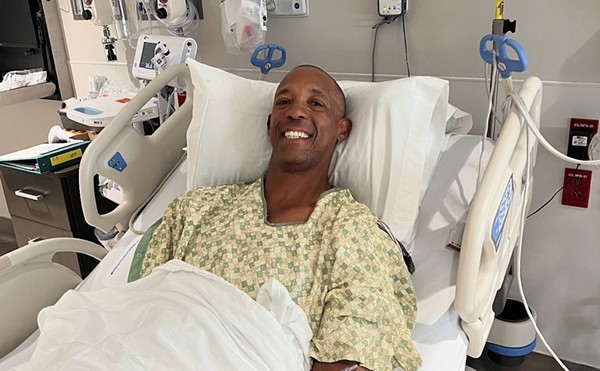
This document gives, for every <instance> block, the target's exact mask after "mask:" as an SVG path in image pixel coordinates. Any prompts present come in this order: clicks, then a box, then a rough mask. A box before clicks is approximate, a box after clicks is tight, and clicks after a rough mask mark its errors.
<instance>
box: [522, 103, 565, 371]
mask: <svg viewBox="0 0 600 371" xmlns="http://www.w3.org/2000/svg"><path fill="white" fill-rule="evenodd" d="M511 94H512V93H511ZM519 100H520V102H519V103H518V104H517V107H518V108H519V111H520V112H521V114H523V116H524V117H525V120H526V121H527V122H528V123H529V122H530V121H533V120H531V116H530V115H529V111H527V110H526V109H524V105H521V104H520V103H523V101H522V100H521V99H520V97H519ZM529 126H530V125H529ZM533 126H535V125H533ZM525 138H526V140H525V142H526V145H525V148H526V160H525V179H526V180H527V181H526V182H525V186H524V187H525V189H524V195H523V197H524V198H523V200H525V201H526V200H527V199H528V197H529V177H530V172H529V170H530V167H529V162H530V158H529V130H526V133H525ZM526 215H527V210H526V208H525V203H523V207H522V208H521V215H520V233H519V242H518V243H517V246H516V251H515V272H516V276H517V286H518V287H519V294H520V295H521V299H522V300H523V305H524V306H525V311H526V312H527V316H529V319H531V323H532V324H533V328H534V329H535V332H536V334H537V336H538V337H539V339H540V340H541V341H542V343H543V344H544V346H545V347H546V349H548V352H550V354H551V355H552V357H553V358H554V360H555V361H556V362H557V363H558V364H559V365H560V367H562V369H563V370H565V371H569V369H568V368H567V366H565V364H564V363H563V362H562V361H561V360H560V358H559V357H558V355H556V353H555V352H554V350H553V349H552V348H551V347H550V345H549V344H548V342H547V341H546V338H545V337H544V335H543V334H542V332H541V331H540V329H539V327H538V325H537V322H536V321H535V318H534V317H533V314H532V313H531V310H530V309H529V303H528V302H527V298H526V297H525V291H524V290H523V282H522V279H521V251H522V250H521V247H522V245H523V231H524V229H525V220H526V218H527V217H526Z"/></svg>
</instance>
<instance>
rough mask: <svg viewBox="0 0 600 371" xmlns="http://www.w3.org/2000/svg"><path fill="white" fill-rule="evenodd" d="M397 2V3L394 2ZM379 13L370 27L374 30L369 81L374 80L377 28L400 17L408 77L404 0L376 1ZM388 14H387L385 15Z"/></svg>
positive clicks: (408, 65)
mask: <svg viewBox="0 0 600 371" xmlns="http://www.w3.org/2000/svg"><path fill="white" fill-rule="evenodd" d="M396 3H397V4H396ZM378 7H379V14H380V15H382V19H381V21H379V22H378V23H376V24H375V25H373V27H371V29H373V30H375V33H374V35H373V48H372V50H371V81H373V82H374V81H375V51H376V49H377V37H378V35H379V28H380V27H381V26H383V25H386V24H390V23H393V22H395V21H397V20H398V19H400V20H401V21H402V34H403V40H404V57H405V63H406V72H407V75H408V77H410V76H411V73H410V64H409V61H408V43H407V37H406V22H405V19H404V16H405V14H406V0H400V1H382V0H380V1H379V2H378ZM386 14H389V15H386Z"/></svg>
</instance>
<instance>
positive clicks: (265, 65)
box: [250, 44, 286, 75]
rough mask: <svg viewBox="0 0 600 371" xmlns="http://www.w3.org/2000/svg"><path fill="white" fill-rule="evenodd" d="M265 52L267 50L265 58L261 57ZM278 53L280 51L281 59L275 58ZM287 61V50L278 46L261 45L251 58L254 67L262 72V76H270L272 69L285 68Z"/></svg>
mask: <svg viewBox="0 0 600 371" xmlns="http://www.w3.org/2000/svg"><path fill="white" fill-rule="evenodd" d="M263 50H266V55H265V56H264V57H263V58H261V57H260V55H261V53H262V52H263ZM276 51H279V58H274V55H275V52H276ZM285 60H286V52H285V48H284V47H283V46H280V45H277V44H264V45H260V46H259V47H257V48H256V49H254V52H253V53H252V56H251V57H250V61H251V62H252V65H254V66H256V67H259V68H260V72H262V74H264V75H266V74H268V73H269V71H270V70H271V69H272V68H279V67H281V66H283V64H284V63H285Z"/></svg>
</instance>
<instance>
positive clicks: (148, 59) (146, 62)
mask: <svg viewBox="0 0 600 371" xmlns="http://www.w3.org/2000/svg"><path fill="white" fill-rule="evenodd" d="M155 49H156V43H146V42H145V43H144V47H143V48H142V56H141V57H140V68H146V69H149V70H154V63H152V58H154V51H155Z"/></svg>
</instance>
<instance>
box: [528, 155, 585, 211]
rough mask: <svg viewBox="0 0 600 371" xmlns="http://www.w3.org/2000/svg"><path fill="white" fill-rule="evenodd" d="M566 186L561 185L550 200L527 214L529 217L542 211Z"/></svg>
mask: <svg viewBox="0 0 600 371" xmlns="http://www.w3.org/2000/svg"><path fill="white" fill-rule="evenodd" d="M580 165H581V164H577V167H576V168H575V170H577V169H579V166H580ZM564 188H565V186H564V185H563V186H562V187H560V188H559V189H558V190H557V191H556V192H554V194H553V195H552V197H550V199H549V200H548V201H546V202H545V203H544V204H543V205H542V206H540V207H539V208H538V209H537V210H536V211H534V212H532V213H531V214H529V215H527V218H529V217H532V216H534V215H535V214H537V213H538V212H540V211H541V210H542V209H543V208H544V207H546V206H547V205H548V204H549V203H550V202H552V200H554V197H556V195H557V194H558V193H559V192H560V191H562V190H563V189H564Z"/></svg>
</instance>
